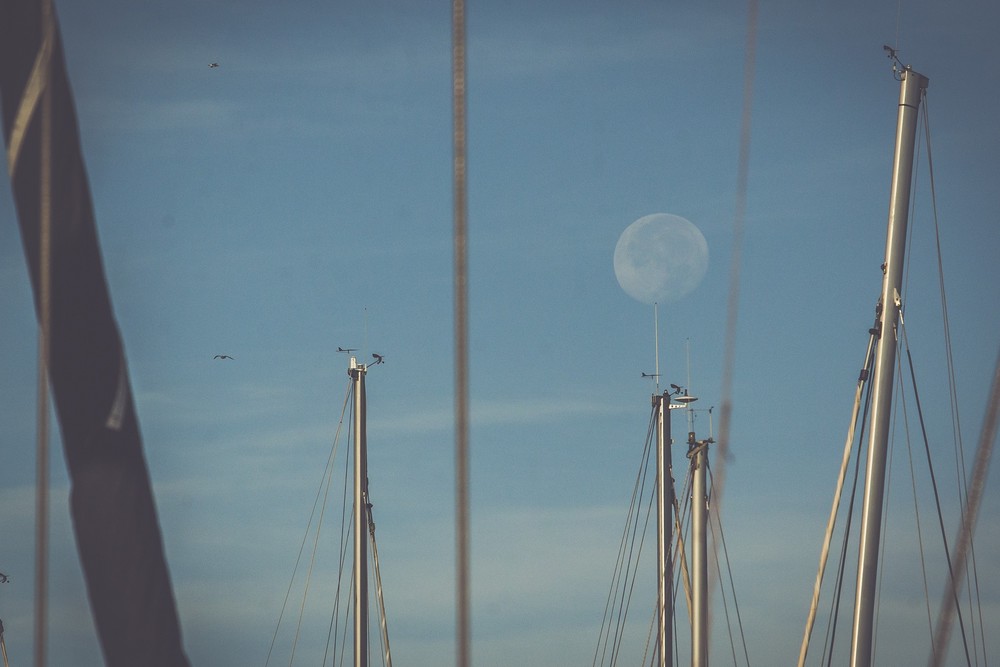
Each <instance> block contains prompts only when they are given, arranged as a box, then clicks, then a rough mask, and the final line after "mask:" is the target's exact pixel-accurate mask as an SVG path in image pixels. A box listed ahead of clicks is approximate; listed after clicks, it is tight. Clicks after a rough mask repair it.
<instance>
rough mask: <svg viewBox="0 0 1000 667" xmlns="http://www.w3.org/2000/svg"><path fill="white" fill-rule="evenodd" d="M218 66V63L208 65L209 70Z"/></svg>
mask: <svg viewBox="0 0 1000 667" xmlns="http://www.w3.org/2000/svg"><path fill="white" fill-rule="evenodd" d="M218 66H219V63H209V65H208V67H209V69H215V68H216V67H218Z"/></svg>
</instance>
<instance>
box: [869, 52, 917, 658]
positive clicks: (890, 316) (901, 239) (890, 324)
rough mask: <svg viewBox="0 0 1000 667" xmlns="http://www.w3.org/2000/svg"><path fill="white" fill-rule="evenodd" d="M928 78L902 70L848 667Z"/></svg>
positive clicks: (880, 469) (881, 469) (875, 502)
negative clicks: (916, 141) (919, 114)
mask: <svg viewBox="0 0 1000 667" xmlns="http://www.w3.org/2000/svg"><path fill="white" fill-rule="evenodd" d="M926 88H927V77H925V76H923V75H922V74H918V73H917V72H914V71H913V70H911V69H909V68H907V69H904V70H903V72H902V80H901V83H900V91H899V113H898V119H897V124H896V149H895V156H894V158H893V163H892V188H891V192H890V198H889V224H888V231H887V234H886V244H885V264H884V265H883V278H882V296H881V300H880V302H879V310H880V315H879V325H878V327H877V328H878V329H879V333H880V337H879V340H878V345H877V348H876V355H877V357H876V360H875V374H874V378H873V381H872V411H871V428H870V439H869V442H868V463H867V473H866V477H865V495H864V505H863V508H862V515H861V541H860V547H859V550H858V582H857V590H856V593H855V601H854V625H853V633H852V638H851V667H869V665H871V660H872V628H873V620H874V612H875V593H876V583H877V582H876V574H877V568H878V557H879V539H880V533H881V526H882V505H883V495H884V491H885V467H886V452H887V450H888V441H889V425H890V424H889V422H890V419H891V414H890V412H891V410H890V408H891V404H892V382H893V368H894V366H895V363H896V323H897V322H898V320H899V310H900V307H901V300H900V290H901V285H902V276H903V254H904V251H905V245H906V224H907V215H908V212H909V203H910V181H911V178H912V174H913V152H914V151H913V147H914V138H915V136H916V130H917V111H918V109H919V107H920V98H921V95H922V93H923V91H924V89H926Z"/></svg>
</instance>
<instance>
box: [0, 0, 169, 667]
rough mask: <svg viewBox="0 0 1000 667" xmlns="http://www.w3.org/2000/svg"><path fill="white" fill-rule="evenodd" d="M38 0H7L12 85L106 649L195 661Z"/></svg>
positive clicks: (2, 17) (161, 660) (88, 565)
mask: <svg viewBox="0 0 1000 667" xmlns="http://www.w3.org/2000/svg"><path fill="white" fill-rule="evenodd" d="M40 4H41V3H39V2H37V1H36V0H0V94H2V109H3V132H4V140H5V145H6V147H7V165H8V170H9V172H10V178H11V186H12V189H13V193H14V199H15V203H16V206H17V213H18V219H19V222H20V227H21V238H22V241H23V244H24V252H25V256H26V257H27V260H28V268H29V271H30V273H31V282H32V286H33V289H34V294H35V305H36V309H37V308H38V306H39V302H40V296H39V289H40V282H39V280H40V278H39V270H40V260H39V238H40V231H39V230H40V217H41V206H40V196H41V194H40V193H41V177H40V174H41V168H42V165H43V164H45V163H47V164H49V165H51V166H50V168H49V171H50V178H51V181H50V182H51V193H52V195H51V198H50V204H49V205H50V207H51V267H52V268H51V301H50V303H51V309H50V312H51V335H50V356H49V378H50V382H51V386H52V393H53V396H54V400H55V407H56V413H57V415H58V418H59V424H60V427H61V431H62V439H63V449H64V451H65V458H66V464H67V467H68V468H69V476H70V480H71V491H70V511H71V514H72V518H73V529H74V532H75V534H76V543H77V549H78V551H79V555H80V562H81V564H82V566H83V572H84V576H85V578H86V583H87V592H88V596H89V599H90V607H91V611H92V613H93V616H94V622H95V625H96V627H97V632H98V635H99V638H100V643H101V647H102V650H103V652H104V658H105V661H106V663H107V664H108V665H111V666H113V667H138V666H140V665H141V666H143V667H161V666H162V667H179V666H186V665H187V664H188V661H187V658H186V657H185V655H184V651H183V646H182V644H181V631H180V624H179V622H178V619H177V609H176V604H175V602H174V594H173V590H172V589H171V585H170V576H169V573H168V572H167V564H166V560H165V558H164V554H163V543H162V538H161V536H160V528H159V522H158V520H157V516H156V507H155V503H154V501H153V495H152V490H151V488H150V481H149V472H148V470H147V467H146V460H145V457H144V455H143V450H142V440H141V438H140V435H139V425H138V422H137V418H136V414H135V409H134V406H133V401H132V391H131V388H130V386H129V381H128V370H127V368H126V363H125V352H124V349H123V347H122V342H121V338H120V336H119V334H118V327H117V324H116V322H115V317H114V313H113V312H112V306H111V300H110V296H109V294H108V287H107V283H106V280H105V277H104V268H103V265H102V261H101V253H100V248H99V245H98V239H97V231H96V228H95V226H94V213H93V207H92V205H91V199H90V191H89V187H88V184H87V177H86V173H85V169H84V164H83V158H82V155H81V149H80V141H79V135H78V130H77V122H76V112H75V110H74V105H73V97H72V93H71V91H70V87H69V81H68V79H67V74H66V65H65V60H64V56H63V51H62V44H61V40H60V38H59V32H58V29H57V28H56V29H54V30H53V31H52V34H53V35H54V36H53V39H52V40H51V44H48V45H46V44H45V43H44V41H45V40H44V38H43V34H44V30H43V25H42V16H41V15H42V11H41V8H40V6H39V5H40ZM53 21H54V19H53ZM46 88H47V89H48V90H49V92H50V94H51V96H52V135H51V136H52V141H51V146H52V154H51V159H48V160H45V159H43V157H42V146H41V136H42V133H41V121H40V119H41V116H42V114H41V106H42V105H41V100H42V98H43V97H44V92H45V90H46ZM39 312H40V311H39Z"/></svg>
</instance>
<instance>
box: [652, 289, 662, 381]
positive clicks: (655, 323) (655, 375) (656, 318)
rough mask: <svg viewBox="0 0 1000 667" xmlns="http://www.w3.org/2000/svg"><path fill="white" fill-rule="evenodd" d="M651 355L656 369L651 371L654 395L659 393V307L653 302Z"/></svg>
mask: <svg viewBox="0 0 1000 667" xmlns="http://www.w3.org/2000/svg"><path fill="white" fill-rule="evenodd" d="M653 355H654V357H655V359H654V362H655V365H656V369H655V370H654V371H653V380H654V382H656V393H657V394H659V393H660V312H659V305H658V304H657V303H656V302H655V301H654V302H653Z"/></svg>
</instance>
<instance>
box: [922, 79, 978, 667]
mask: <svg viewBox="0 0 1000 667" xmlns="http://www.w3.org/2000/svg"><path fill="white" fill-rule="evenodd" d="M923 96H924V101H923V108H924V115H923V119H924V133H925V134H926V136H927V140H926V145H927V174H928V178H929V180H930V190H931V209H932V211H933V218H934V242H935V247H936V249H937V265H938V291H939V293H940V295H941V320H942V325H943V328H944V347H945V359H946V361H947V364H948V394H949V398H950V400H951V414H952V420H953V429H954V433H955V436H954V437H955V443H956V449H957V450H958V451H957V456H958V458H959V465H958V470H959V475H960V481H961V483H960V485H959V486H960V487H961V488H962V490H963V492H962V494H961V496H960V505H961V506H962V512H963V513H964V511H965V509H964V505H966V504H968V502H969V499H968V489H969V485H968V480H967V479H966V474H965V471H966V466H965V445H964V443H963V440H962V422H961V416H960V412H959V409H958V391H957V389H956V382H955V361H954V355H953V354H952V350H953V347H952V344H951V320H950V318H949V317H948V295H947V292H946V290H945V283H944V260H943V259H942V257H943V253H942V252H941V229H940V226H939V225H938V212H937V187H936V185H935V181H934V158H933V155H932V154H931V125H930V112H929V109H928V105H927V91H926V90H925V91H923ZM963 518H964V514H963ZM968 551H969V555H970V556H971V558H972V579H973V586H974V588H975V594H976V595H975V597H976V606H977V608H978V611H979V627H980V628H981V629H985V627H986V626H985V625H984V623H983V607H982V598H981V597H980V595H979V568H977V567H976V542H975V539H974V536H972V535H970V536H969V550H968ZM970 588H972V587H970ZM969 603H970V605H971V603H972V596H971V595H970V596H969ZM973 632H975V625H973ZM979 637H980V641H981V643H982V646H981V648H982V649H983V661H984V662H985V661H986V634H985V632H984V631H981V632H980V633H979ZM977 662H978V659H977Z"/></svg>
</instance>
